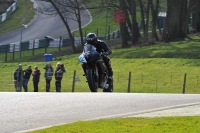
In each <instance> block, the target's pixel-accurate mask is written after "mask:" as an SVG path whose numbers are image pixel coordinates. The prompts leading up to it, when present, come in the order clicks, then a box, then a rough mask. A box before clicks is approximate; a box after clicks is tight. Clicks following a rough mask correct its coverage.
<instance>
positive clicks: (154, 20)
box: [149, 0, 160, 41]
mask: <svg viewBox="0 0 200 133" xmlns="http://www.w3.org/2000/svg"><path fill="white" fill-rule="evenodd" d="M159 2H160V1H159V0H156V2H155V5H154V3H153V0H150V1H149V4H150V6H151V16H152V38H155V39H156V41H158V40H159V38H158V35H157V32H156V27H157V19H158V7H159Z"/></svg>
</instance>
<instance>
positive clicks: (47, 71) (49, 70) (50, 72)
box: [44, 62, 54, 92]
mask: <svg viewBox="0 0 200 133" xmlns="http://www.w3.org/2000/svg"><path fill="white" fill-rule="evenodd" d="M44 69H45V73H44V77H45V79H46V92H49V91H50V84H51V80H52V76H53V72H54V70H53V67H52V66H51V63H50V62H49V63H47V65H46V66H45V67H44Z"/></svg>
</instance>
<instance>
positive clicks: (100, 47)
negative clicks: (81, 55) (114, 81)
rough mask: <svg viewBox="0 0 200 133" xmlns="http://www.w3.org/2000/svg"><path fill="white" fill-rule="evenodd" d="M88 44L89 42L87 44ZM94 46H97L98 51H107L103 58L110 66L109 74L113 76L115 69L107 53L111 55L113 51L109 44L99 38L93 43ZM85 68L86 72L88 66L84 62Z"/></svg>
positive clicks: (108, 66)
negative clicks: (113, 69)
mask: <svg viewBox="0 0 200 133" xmlns="http://www.w3.org/2000/svg"><path fill="white" fill-rule="evenodd" d="M85 45H87V43H86V44H85ZM92 45H93V46H94V47H96V51H97V52H103V53H105V54H104V56H103V60H104V62H105V64H106V66H107V68H108V75H109V76H110V77H112V76H113V71H112V67H111V61H110V58H109V57H108V56H107V55H111V54H112V51H111V50H110V49H109V48H108V45H107V44H106V43H105V42H104V41H102V40H97V43H96V44H92ZM82 67H83V70H84V72H85V69H86V67H85V66H84V64H82Z"/></svg>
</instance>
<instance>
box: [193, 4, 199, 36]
mask: <svg viewBox="0 0 200 133" xmlns="http://www.w3.org/2000/svg"><path fill="white" fill-rule="evenodd" d="M195 5H196V6H195V11H194V13H193V16H192V17H193V18H192V19H193V28H194V29H196V31H198V32H200V1H199V0H196V4H195Z"/></svg>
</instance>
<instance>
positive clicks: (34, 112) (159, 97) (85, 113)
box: [0, 92, 200, 133]
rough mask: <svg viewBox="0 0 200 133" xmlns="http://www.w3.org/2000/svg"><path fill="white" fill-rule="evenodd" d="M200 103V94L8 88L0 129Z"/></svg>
mask: <svg viewBox="0 0 200 133" xmlns="http://www.w3.org/2000/svg"><path fill="white" fill-rule="evenodd" d="M199 103H200V95H197V94H190V95H189V94H145V93H144V94H139V93H100V92H99V93H54V92H52V93H46V92H44V93H41V92H38V93H34V92H28V93H26V92H20V93H17V92H5V93H0V109H1V110H0V123H1V128H0V132H1V133H13V132H24V131H29V130H35V129H39V128H44V127H49V126H53V125H60V124H64V123H71V122H76V121H80V120H94V119H100V118H115V117H129V116H134V115H139V114H144V113H148V112H155V111H159V110H166V109H173V108H177V107H183V106H188V105H195V104H199Z"/></svg>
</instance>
